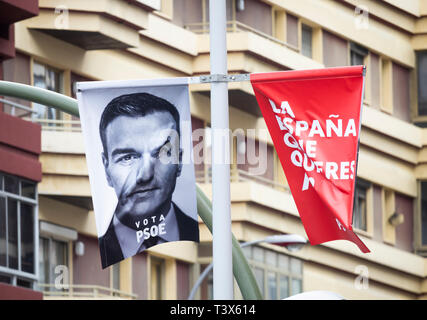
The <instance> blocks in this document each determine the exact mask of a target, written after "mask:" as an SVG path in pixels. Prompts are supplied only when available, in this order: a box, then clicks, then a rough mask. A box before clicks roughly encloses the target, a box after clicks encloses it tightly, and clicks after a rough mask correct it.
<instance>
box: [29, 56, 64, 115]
mask: <svg viewBox="0 0 427 320" xmlns="http://www.w3.org/2000/svg"><path fill="white" fill-rule="evenodd" d="M33 79H34V86H35V87H38V88H42V89H47V90H51V91H55V92H61V91H62V74H61V72H60V71H58V70H55V69H53V68H51V67H48V66H45V65H42V64H40V63H37V62H34V64H33ZM33 108H34V110H35V111H36V112H37V113H34V114H33V117H34V118H36V119H49V120H57V119H61V117H62V116H61V112H60V111H59V110H56V109H54V108H50V107H46V106H44V105H41V104H38V103H34V104H33Z"/></svg>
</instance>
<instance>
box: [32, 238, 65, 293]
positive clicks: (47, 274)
mask: <svg viewBox="0 0 427 320" xmlns="http://www.w3.org/2000/svg"><path fill="white" fill-rule="evenodd" d="M58 266H66V267H68V242H65V241H59V240H56V239H53V238H46V237H40V243H39V270H40V277H39V283H41V284H54V283H55V278H56V277H57V276H58V275H59V274H60V272H59V270H58V269H57V267H58ZM67 280H68V279H63V282H61V284H64V283H65V281H67ZM43 290H46V289H44V288H43ZM47 290H50V291H54V290H55V287H54V286H49V287H48V289H47Z"/></svg>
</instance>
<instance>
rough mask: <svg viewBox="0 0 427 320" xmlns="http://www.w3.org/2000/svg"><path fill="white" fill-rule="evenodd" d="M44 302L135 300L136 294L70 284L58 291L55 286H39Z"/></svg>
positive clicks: (101, 287)
mask: <svg viewBox="0 0 427 320" xmlns="http://www.w3.org/2000/svg"><path fill="white" fill-rule="evenodd" d="M38 286H39V289H40V290H41V291H42V292H43V299H44V300H133V299H137V298H138V296H137V295H136V294H132V293H127V292H124V291H120V290H117V289H112V288H107V287H103V286H97V285H83V284H69V285H63V286H62V287H63V288H61V289H57V285H55V284H38Z"/></svg>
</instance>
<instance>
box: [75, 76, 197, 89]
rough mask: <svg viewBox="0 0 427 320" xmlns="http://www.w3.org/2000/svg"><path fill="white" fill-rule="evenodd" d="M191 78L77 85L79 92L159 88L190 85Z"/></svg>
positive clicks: (87, 82) (90, 82)
mask: <svg viewBox="0 0 427 320" xmlns="http://www.w3.org/2000/svg"><path fill="white" fill-rule="evenodd" d="M190 79H191V78H189V77H181V78H159V79H136V80H110V81H85V82H78V83H77V91H88V90H99V89H109V88H114V89H120V88H135V87H146V86H150V87H159V86H179V85H188V84H189V83H190V82H191V81H190Z"/></svg>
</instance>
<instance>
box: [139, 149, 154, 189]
mask: <svg viewBox="0 0 427 320" xmlns="http://www.w3.org/2000/svg"><path fill="white" fill-rule="evenodd" d="M154 164H155V162H154V159H153V158H152V157H151V155H149V154H144V155H143V156H142V158H141V159H140V163H139V165H138V169H137V170H138V171H137V173H136V183H137V184H144V183H147V182H149V181H151V180H152V179H153V177H154Z"/></svg>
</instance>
